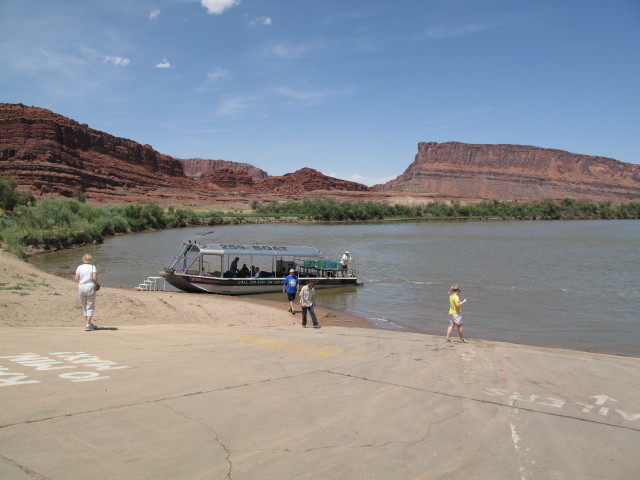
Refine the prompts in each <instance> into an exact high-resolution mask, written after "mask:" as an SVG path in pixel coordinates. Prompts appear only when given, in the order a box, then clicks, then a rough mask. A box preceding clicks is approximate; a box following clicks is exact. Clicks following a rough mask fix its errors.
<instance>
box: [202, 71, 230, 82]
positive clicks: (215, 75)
mask: <svg viewBox="0 0 640 480" xmlns="http://www.w3.org/2000/svg"><path fill="white" fill-rule="evenodd" d="M227 75H229V72H227V71H226V70H225V69H223V68H216V70H215V71H214V72H211V73H207V83H211V82H215V81H217V80H219V79H221V78H224V77H226V76H227Z"/></svg>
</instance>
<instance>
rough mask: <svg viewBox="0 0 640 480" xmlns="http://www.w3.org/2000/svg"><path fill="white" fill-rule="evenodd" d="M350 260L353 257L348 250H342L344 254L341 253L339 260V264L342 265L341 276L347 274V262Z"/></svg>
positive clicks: (351, 260)
mask: <svg viewBox="0 0 640 480" xmlns="http://www.w3.org/2000/svg"><path fill="white" fill-rule="evenodd" d="M351 262H353V259H352V258H351V254H349V252H344V255H342V260H340V265H342V276H343V277H346V276H347V264H348V263H351Z"/></svg>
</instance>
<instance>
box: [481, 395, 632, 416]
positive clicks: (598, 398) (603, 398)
mask: <svg viewBox="0 0 640 480" xmlns="http://www.w3.org/2000/svg"><path fill="white" fill-rule="evenodd" d="M482 393H484V394H485V395H489V396H490V397H508V399H509V405H510V406H512V407H514V408H518V405H520V406H524V405H525V404H529V405H532V404H538V405H546V406H548V407H555V408H580V407H582V408H580V411H581V412H582V413H588V414H596V415H599V416H601V417H607V416H609V415H610V414H613V413H614V412H615V413H617V414H618V415H619V416H620V417H621V418H622V419H623V420H626V421H628V422H635V421H636V420H638V419H640V413H629V412H626V411H624V410H620V409H617V408H610V407H609V406H607V405H605V404H606V403H607V402H609V403H608V405H612V402H617V400H616V399H615V398H611V397H610V396H608V395H591V396H590V397H589V398H590V399H593V400H587V401H585V402H579V401H569V400H565V399H562V398H557V397H549V396H545V395H528V396H525V395H522V394H520V393H518V392H512V393H509V392H507V391H506V390H503V389H501V388H487V389H486V390H484V391H483V392H482ZM596 407H597V408H596Z"/></svg>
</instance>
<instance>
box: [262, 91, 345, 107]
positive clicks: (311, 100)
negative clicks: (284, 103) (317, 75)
mask: <svg viewBox="0 0 640 480" xmlns="http://www.w3.org/2000/svg"><path fill="white" fill-rule="evenodd" d="M272 92H274V93H276V94H278V95H282V96H283V97H285V98H288V99H290V100H292V101H294V102H295V103H298V104H303V105H307V106H315V105H321V104H322V103H324V102H325V101H326V100H327V99H330V98H332V97H340V96H346V95H351V94H352V93H353V91H352V90H348V89H345V90H330V89H321V90H295V89H293V88H289V87H279V88H275V89H273V90H272Z"/></svg>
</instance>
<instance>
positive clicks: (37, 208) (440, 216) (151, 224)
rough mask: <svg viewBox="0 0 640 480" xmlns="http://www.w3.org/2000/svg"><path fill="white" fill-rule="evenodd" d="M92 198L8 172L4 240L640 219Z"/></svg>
mask: <svg viewBox="0 0 640 480" xmlns="http://www.w3.org/2000/svg"><path fill="white" fill-rule="evenodd" d="M83 200H84V198H79V199H60V200H45V201H42V202H39V203H37V202H36V201H35V199H34V198H33V195H30V194H29V192H27V193H24V192H20V191H17V190H16V184H15V182H13V181H12V180H7V179H4V178H3V177H0V208H1V210H0V212H1V215H0V241H1V242H2V243H3V245H4V248H5V250H8V251H10V252H13V253H15V254H17V255H18V256H20V257H22V258H24V257H26V256H27V254H28V253H29V252H37V251H43V250H60V249H64V248H70V247H73V246H76V245H84V244H88V243H94V242H95V243H101V242H102V241H103V240H104V238H106V237H109V236H113V235H115V234H118V233H129V232H139V231H143V230H160V229H167V228H180V227H186V226H196V225H208V226H211V225H223V224H229V223H249V222H260V221H273V222H291V221H326V222H340V221H383V220H390V219H394V220H425V219H429V220H486V219H502V220H515V219H518V220H568V219H639V218H640V202H630V203H627V204H620V205H612V203H611V202H601V203H594V202H585V201H578V200H573V199H570V198H565V199H563V200H561V201H559V202H555V201H553V200H551V199H546V200H544V201H541V202H531V203H515V202H500V201H497V200H493V201H485V202H480V203H475V204H468V205H463V204H461V203H460V202H457V201H454V202H452V203H445V202H442V201H434V202H430V203H427V204H424V205H389V204H385V203H379V202H371V201H369V202H339V201H337V200H334V199H330V198H328V199H326V198H325V199H317V200H304V201H301V202H295V201H290V202H271V203H266V204H257V202H254V204H253V208H254V212H253V213H233V212H226V213H225V212H222V211H220V210H207V211H195V210H188V209H176V208H173V207H169V208H166V209H164V208H162V207H160V206H158V205H157V204H154V203H150V204H132V205H124V206H115V205H111V206H103V207H92V206H90V205H87V204H86V203H84V201H83Z"/></svg>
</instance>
